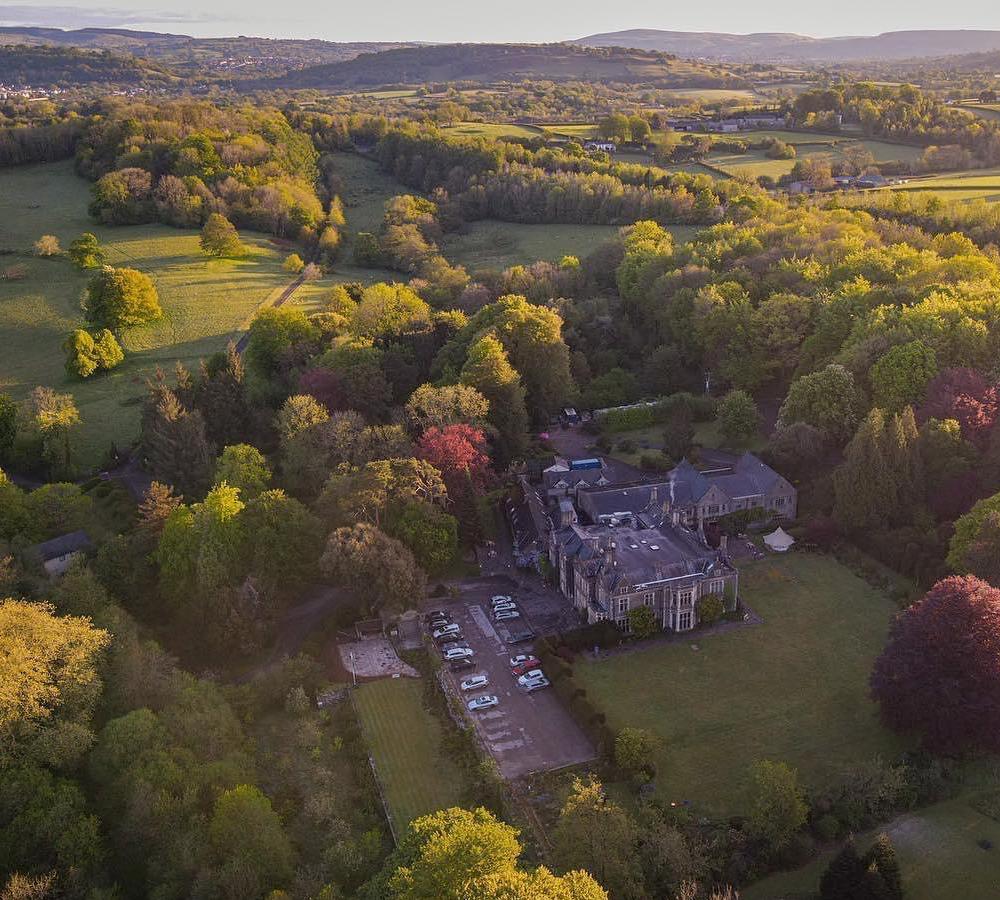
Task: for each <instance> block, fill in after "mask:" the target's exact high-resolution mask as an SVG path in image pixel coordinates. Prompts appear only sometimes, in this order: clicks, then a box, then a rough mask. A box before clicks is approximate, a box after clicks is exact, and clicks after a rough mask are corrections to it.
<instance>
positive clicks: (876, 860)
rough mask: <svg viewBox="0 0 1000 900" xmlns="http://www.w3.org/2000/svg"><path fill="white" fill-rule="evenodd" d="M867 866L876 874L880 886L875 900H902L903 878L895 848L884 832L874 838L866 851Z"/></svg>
mask: <svg viewBox="0 0 1000 900" xmlns="http://www.w3.org/2000/svg"><path fill="white" fill-rule="evenodd" d="M867 860H868V864H869V866H870V867H872V868H873V869H874V870H875V872H877V873H878V876H879V880H880V881H881V884H880V885H879V887H880V890H879V891H878V893H877V895H876V900H903V876H902V873H901V872H900V871H899V861H898V860H897V859H896V848H895V847H893V846H892V840H891V839H890V838H889V835H887V834H886V833H885V832H882V833H881V834H879V836H878V837H877V838H875V843H874V844H873V845H872V848H871V850H869V851H868V856H867Z"/></svg>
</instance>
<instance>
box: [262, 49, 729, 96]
mask: <svg viewBox="0 0 1000 900" xmlns="http://www.w3.org/2000/svg"><path fill="white" fill-rule="evenodd" d="M526 79H554V80H567V81H569V80H572V81H603V82H620V83H630V84H636V83H650V84H658V85H661V86H664V87H745V86H746V85H744V84H743V82H742V81H741V79H739V78H736V77H734V76H732V75H731V74H730V73H728V72H727V71H726V70H724V69H721V68H719V67H717V66H711V65H706V64H704V63H697V62H690V61H686V60H678V59H676V58H674V57H672V56H669V55H666V54H663V53H655V52H651V51H647V50H625V49H620V48H607V49H592V48H585V47H578V46H576V45H574V44H438V45H434V46H427V47H412V48H404V49H399V50H386V51H384V52H382V53H378V54H371V53H367V54H363V55H361V56H358V57H356V58H355V59H352V60H349V61H347V62H340V63H332V64H330V65H324V66H313V67H310V68H307V69H301V70H299V71H297V72H292V73H289V75H287V76H286V77H284V78H280V79H275V80H274V81H272V82H271V83H272V84H273V85H274V86H280V87H285V88H327V89H336V88H359V87H375V86H378V85H392V84H423V83H427V82H445V81H449V82H453V81H466V82H480V83H495V82H499V81H521V80H526Z"/></svg>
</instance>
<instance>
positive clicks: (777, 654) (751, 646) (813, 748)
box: [575, 552, 903, 815]
mask: <svg viewBox="0 0 1000 900" xmlns="http://www.w3.org/2000/svg"><path fill="white" fill-rule="evenodd" d="M740 586H741V593H742V596H743V599H744V600H745V602H746V603H747V604H749V605H750V606H751V607H752V608H753V609H754V611H755V612H757V613H758V614H759V615H760V616H762V617H763V619H764V623H763V624H762V625H757V626H750V627H745V628H736V629H733V630H731V631H727V632H724V633H722V634H716V635H712V636H706V637H701V636H700V635H699V634H698V633H697V632H695V633H692V634H691V635H689V636H688V637H687V638H686V639H684V640H678V641H673V642H670V643H662V644H654V645H652V646H650V647H648V648H647V649H640V650H637V651H635V652H628V653H622V654H620V655H616V656H612V657H611V658H609V659H605V660H603V661H599V662H593V661H584V660H583V659H582V658H581V660H580V661H579V662H578V663H577V665H576V667H575V671H576V676H577V679H578V680H579V682H580V684H581V686H582V687H584V688H586V690H587V693H588V695H589V698H590V699H591V701H592V702H593V704H594V705H595V707H596V708H597V709H598V710H601V711H603V712H604V713H605V714H606V715H607V720H608V725H609V726H610V727H611V728H612V730H618V729H620V728H622V727H624V726H626V725H631V726H637V727H640V728H646V729H649V730H650V731H653V732H655V733H656V734H658V735H660V737H661V738H662V740H663V750H662V752H661V753H660V756H659V760H658V772H659V774H658V776H657V792H658V793H659V795H660V796H661V797H663V798H664V799H666V800H676V801H681V800H690V801H692V802H693V803H694V806H695V810H696V811H705V812H708V813H711V814H716V815H729V814H735V813H738V812H741V811H744V812H745V806H744V804H743V800H742V792H743V790H744V785H745V780H746V773H747V769H748V767H749V766H750V765H751V763H753V762H754V761H755V760H758V759H777V760H783V761H785V762H788V763H789V764H791V765H792V766H794V767H795V768H796V769H797V770H798V772H799V775H800V779H801V781H802V783H803V784H804V785H805V786H806V787H809V788H817V787H821V786H822V785H823V784H824V783H826V782H828V781H829V780H830V779H831V778H833V777H834V776H835V775H836V774H837V772H838V770H839V769H840V768H842V767H843V766H846V765H850V764H851V763H856V762H859V761H861V760H865V759H869V758H871V757H872V756H874V755H875V754H882V755H883V756H885V757H892V756H894V755H895V754H896V753H898V752H899V751H900V750H901V749H903V744H902V742H901V741H899V740H898V739H897V738H895V737H894V736H893V735H892V734H890V733H889V732H888V731H886V730H885V729H884V728H883V727H882V726H881V725H880V724H879V721H878V718H877V714H876V709H875V705H874V704H873V703H872V702H871V700H870V699H869V697H868V687H867V685H868V676H869V673H870V671H871V667H872V663H873V662H874V660H875V657H876V656H877V654H878V653H879V652H880V650H881V649H882V646H883V644H884V642H885V636H886V632H887V630H888V625H889V621H890V618H891V617H892V615H893V613H894V612H895V607H894V606H893V604H891V603H890V602H889V600H888V599H887V598H886V597H885V596H884V595H883V594H881V593H880V592H878V591H876V590H875V589H873V588H872V587H870V586H869V585H868V584H867V583H866V582H864V581H862V580H861V579H860V578H858V577H857V576H856V575H854V574H853V573H852V572H851V571H849V570H848V569H847V568H845V567H844V566H842V565H841V564H840V563H838V562H837V561H836V560H834V559H832V558H831V557H826V556H819V555H813V554H808V553H798V552H792V553H790V554H789V555H787V556H772V557H768V558H766V559H764V560H761V561H759V562H756V563H748V564H745V565H743V566H742V567H741V570H740Z"/></svg>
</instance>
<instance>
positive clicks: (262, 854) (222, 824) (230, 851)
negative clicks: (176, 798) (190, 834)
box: [208, 784, 295, 898]
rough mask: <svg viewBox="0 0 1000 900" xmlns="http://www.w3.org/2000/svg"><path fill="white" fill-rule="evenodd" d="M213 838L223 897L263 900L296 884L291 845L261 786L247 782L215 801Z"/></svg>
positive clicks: (210, 832)
mask: <svg viewBox="0 0 1000 900" xmlns="http://www.w3.org/2000/svg"><path fill="white" fill-rule="evenodd" d="M208 837H209V841H210V844H211V849H212V855H213V857H214V861H215V866H214V869H213V873H212V876H213V880H214V881H215V882H216V883H217V885H218V889H219V892H220V896H223V897H233V898H236V897H262V896H263V895H264V894H266V893H267V892H268V891H269V890H271V889H273V888H277V887H280V886H282V885H285V884H287V883H288V882H289V881H291V878H292V874H293V867H294V862H295V854H294V851H293V849H292V844H291V841H289V839H288V835H287V834H285V829H284V827H283V826H282V824H281V819H280V818H279V816H278V814H277V813H276V812H275V811H274V809H273V808H272V806H271V801H270V800H269V799H268V798H267V797H266V796H265V795H264V794H263V793H262V792H261V790H260V789H259V788H257V787H254V786H252V785H247V784H241V785H238V786H236V787H234V788H232V789H231V790H228V791H226V792H225V793H224V794H222V796H221V797H219V799H218V800H216V802H215V809H214V811H213V813H212V819H211V821H210V822H209V824H208Z"/></svg>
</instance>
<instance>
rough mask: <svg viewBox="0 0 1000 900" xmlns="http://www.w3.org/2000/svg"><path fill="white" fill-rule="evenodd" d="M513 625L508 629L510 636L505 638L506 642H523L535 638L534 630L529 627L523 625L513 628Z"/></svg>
mask: <svg viewBox="0 0 1000 900" xmlns="http://www.w3.org/2000/svg"><path fill="white" fill-rule="evenodd" d="M515 627H516V626H514V627H511V628H510V629H509V632H510V637H509V638H507V643H508V644H524V643H526V642H527V641H533V640H534V639H535V632H533V631H532V630H531V629H530V628H525V627H524V626H523V625H522V626H521V627H520V628H518V629H517V630H515Z"/></svg>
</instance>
